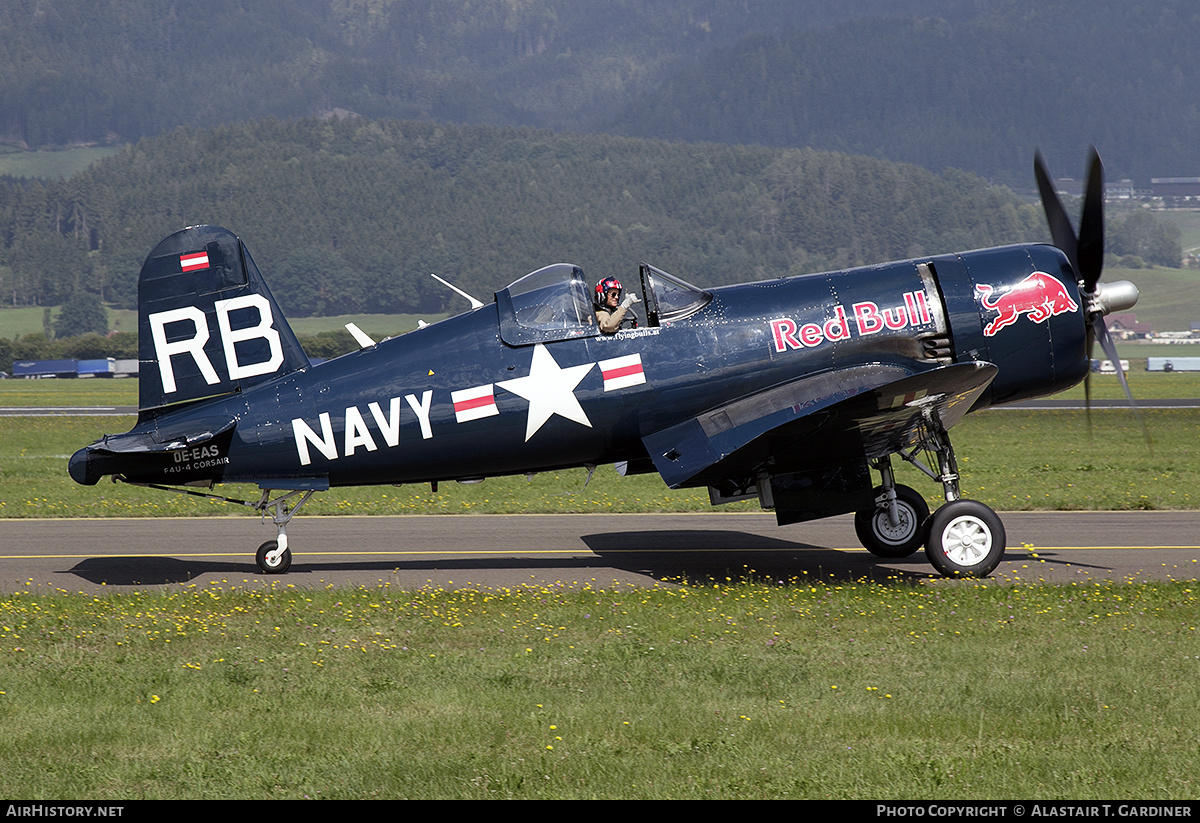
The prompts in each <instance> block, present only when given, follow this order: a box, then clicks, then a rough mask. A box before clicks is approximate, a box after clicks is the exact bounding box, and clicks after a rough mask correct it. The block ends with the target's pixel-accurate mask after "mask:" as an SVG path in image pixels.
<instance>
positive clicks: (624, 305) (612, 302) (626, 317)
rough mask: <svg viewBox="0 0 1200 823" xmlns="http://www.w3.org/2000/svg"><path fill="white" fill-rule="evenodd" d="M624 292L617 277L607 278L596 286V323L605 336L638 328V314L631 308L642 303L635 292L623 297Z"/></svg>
mask: <svg viewBox="0 0 1200 823" xmlns="http://www.w3.org/2000/svg"><path fill="white" fill-rule="evenodd" d="M622 291H624V290H623V289H622V288H621V281H620V280H617V279H616V278H615V277H606V278H604V279H603V280H601V281H600V282H599V283H597V284H596V296H595V303H596V321H597V322H598V323H599V324H600V331H602V332H604V333H605V334H612V333H613V332H615V331H617V330H618V329H636V328H637V327H638V318H637V314H635V313H634V311H633V309H632V308H631V307H632V306H633V304H634V303H640V302H641V301H640V300H639V299H638V296H637V295H636V294H634V293H633V292H629V294H626V295H625V296H624V297H622V296H621V293H622Z"/></svg>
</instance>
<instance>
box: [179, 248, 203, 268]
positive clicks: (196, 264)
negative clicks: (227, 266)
mask: <svg viewBox="0 0 1200 823" xmlns="http://www.w3.org/2000/svg"><path fill="white" fill-rule="evenodd" d="M179 267H180V268H181V269H182V270H183V271H185V272H186V271H200V270H201V269H207V268H208V252H206V251H198V252H193V253H192V254H181V255H179Z"/></svg>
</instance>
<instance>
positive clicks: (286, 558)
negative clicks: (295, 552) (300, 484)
mask: <svg viewBox="0 0 1200 823" xmlns="http://www.w3.org/2000/svg"><path fill="white" fill-rule="evenodd" d="M315 493H316V492H315V491H314V490H312V489H308V490H304V491H300V490H296V491H291V492H288V493H287V494H285V495H283V496H281V497H277V498H275V499H274V500H271V499H269V498H270V496H271V490H270V489H263V493H262V497H260V498H259V501H258V503H256V504H254V508H255V509H257V510H258V511H259V512H260V513H262V514H263V515H264V516H265V515H266V513H267V511H268V509H270V510H272V511H271V522H272V523H274V524H275V527H276V529H277V531H278V534H277V536H276V538H275V539H274V540H268V541H267V542H265V543H263V544H262V545H261V546H259V547H258V551H257V552H255V553H254V562H255V564H256V565H257V566H258V570H259V571H260V572H262V573H263V574H283V573H284V572H286V571H287V570H288V569H289V568H291V566H292V550H291V549H290V548H289V547H288V536H287V524H288V523H289V522H290V521H291V519H292V518H293V517H295V516H296V513H297V512H298V511H300V508H301V507H302V506H303V505H304V504H305V503H307V502H308V501H309V498H311V497H312V496H313V495H314V494H315ZM296 495H302V496H301V497H300V500H299V501H298V502H297V503H296V505H295V506H292V507H291V508H288V505H287V501H288V500H290V499H291V498H293V497H295V496H296Z"/></svg>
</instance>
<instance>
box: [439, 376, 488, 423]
mask: <svg viewBox="0 0 1200 823" xmlns="http://www.w3.org/2000/svg"><path fill="white" fill-rule="evenodd" d="M450 399H451V401H453V402H454V418H455V420H457V421H458V422H459V423H466V422H467V421H468V420H478V419H480V418H481V417H492V416H493V415H497V414H499V413H500V410H499V409H497V408H496V395H495V392H494V391H493V389H492V384H491V383H488V384H486V385H483V386H475V387H473V388H470V389H462V390H460V391H456V392H450Z"/></svg>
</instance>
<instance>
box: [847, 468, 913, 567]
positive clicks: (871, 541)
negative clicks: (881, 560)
mask: <svg viewBox="0 0 1200 823" xmlns="http://www.w3.org/2000/svg"><path fill="white" fill-rule="evenodd" d="M882 494H883V488H882V487H880V488H877V489H875V496H876V497H877V498H878V497H879V496H880V495H882ZM896 513H897V514H898V515H899V516H900V522H899V523H898V524H897V525H896V526H894V527H893V526H892V524H891V521H890V519H889V518H888V511H887V508H886V507H876V508H874V509H864V510H863V511H860V512H858V513H856V514H855V515H854V531H855V533H856V534H858V539H859V542H861V543H862V544H863V547H864V548H866V550H867V551H869V552H870V553H871V554H873V555H875V556H876V557H888V558H897V557H908V556H909V555H910V554H912V553H913V552H915V551H916V550H917V549H919V548H921V544H923V543H924V542H925V521H926V520H928V519H929V504H928V503H926V502H925V498H924V497H922V496H921V495H920V493H918V492H917V490H916V489H912V488H909V487H908V486H896Z"/></svg>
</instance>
